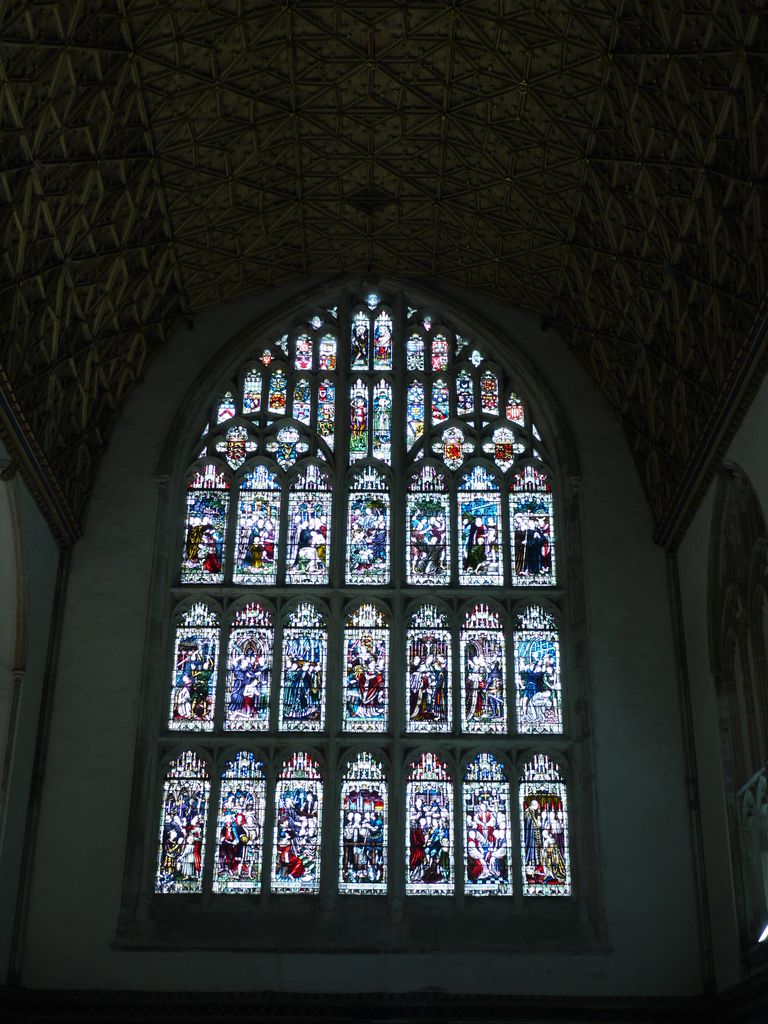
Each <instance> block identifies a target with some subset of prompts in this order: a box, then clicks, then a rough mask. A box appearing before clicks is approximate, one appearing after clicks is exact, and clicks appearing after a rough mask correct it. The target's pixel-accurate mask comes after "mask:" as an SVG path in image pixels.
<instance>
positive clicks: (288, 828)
mask: <svg viewBox="0 0 768 1024" xmlns="http://www.w3.org/2000/svg"><path fill="white" fill-rule="evenodd" d="M322 816H323V783H322V780H321V778H320V769H319V767H318V764H317V762H316V761H314V760H313V759H312V758H311V757H310V756H309V754H305V753H304V752H302V751H300V752H299V753H296V754H293V755H292V757H291V758H290V760H289V761H286V762H285V764H284V765H283V770H282V771H281V772H280V776H279V778H278V780H277V787H276V790H275V836H274V840H275V842H274V855H273V861H272V891H273V892H275V893H310V894H314V893H317V892H318V891H319V889H320V852H321V845H320V835H321V828H322Z"/></svg>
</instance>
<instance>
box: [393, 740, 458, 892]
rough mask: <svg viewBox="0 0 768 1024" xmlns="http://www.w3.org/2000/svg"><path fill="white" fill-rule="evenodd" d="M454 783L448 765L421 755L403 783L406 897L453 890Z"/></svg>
mask: <svg viewBox="0 0 768 1024" xmlns="http://www.w3.org/2000/svg"><path fill="white" fill-rule="evenodd" d="M452 791H453V785H452V783H451V776H450V775H449V773H448V769H447V767H446V766H445V765H444V764H443V762H442V761H441V760H440V758H438V757H436V756H435V755H434V754H432V753H426V754H422V755H421V757H420V758H419V760H418V761H417V762H416V763H415V764H414V765H413V766H412V768H411V770H410V772H409V774H408V781H407V782H406V796H405V803H406V835H405V867H406V882H405V893H406V895H407V896H432V895H435V896H450V895H451V894H452V893H453V887H454V881H453V797H452Z"/></svg>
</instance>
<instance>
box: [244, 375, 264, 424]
mask: <svg viewBox="0 0 768 1024" xmlns="http://www.w3.org/2000/svg"><path fill="white" fill-rule="evenodd" d="M260 411H261V374H260V373H259V371H258V370H249V371H248V373H247V374H246V375H245V381H244V382H243V416H254V415H255V414H256V413H258V412H260Z"/></svg>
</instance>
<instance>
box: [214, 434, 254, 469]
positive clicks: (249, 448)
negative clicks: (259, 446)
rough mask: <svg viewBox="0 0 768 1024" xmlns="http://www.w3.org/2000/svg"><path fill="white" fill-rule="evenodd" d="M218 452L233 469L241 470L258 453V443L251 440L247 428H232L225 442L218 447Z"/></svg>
mask: <svg viewBox="0 0 768 1024" xmlns="http://www.w3.org/2000/svg"><path fill="white" fill-rule="evenodd" d="M216 451H217V452H218V453H219V455H223V456H224V458H225V459H226V460H227V462H228V463H229V465H230V466H231V467H232V469H239V468H240V467H241V466H242V464H243V463H244V462H245V460H246V459H247V458H248V456H249V455H251V454H252V453H253V452H255V451H256V443H255V442H254V441H251V440H250V439H249V437H248V431H247V430H246V429H245V427H230V428H229V429H228V430H227V433H226V436H225V438H224V440H223V441H219V442H218V444H217V445H216Z"/></svg>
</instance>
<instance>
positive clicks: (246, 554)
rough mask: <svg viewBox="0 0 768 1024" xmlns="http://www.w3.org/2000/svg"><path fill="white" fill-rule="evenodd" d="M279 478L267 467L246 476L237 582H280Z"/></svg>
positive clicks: (238, 537) (256, 468) (240, 496)
mask: <svg viewBox="0 0 768 1024" xmlns="http://www.w3.org/2000/svg"><path fill="white" fill-rule="evenodd" d="M280 490H281V488H280V479H279V477H278V475H277V473H276V472H272V471H271V470H270V469H269V468H268V467H267V466H265V465H257V466H254V467H253V468H252V469H250V470H249V471H248V472H246V473H245V474H244V476H243V477H242V479H241V481H240V489H239V493H238V499H237V533H236V537H235V568H234V571H233V574H232V578H233V580H234V582H235V583H245V584H249V585H251V586H253V585H255V584H259V583H264V584H267V585H268V584H271V583H274V582H275V581H276V579H277V553H278V546H279V543H280Z"/></svg>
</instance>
